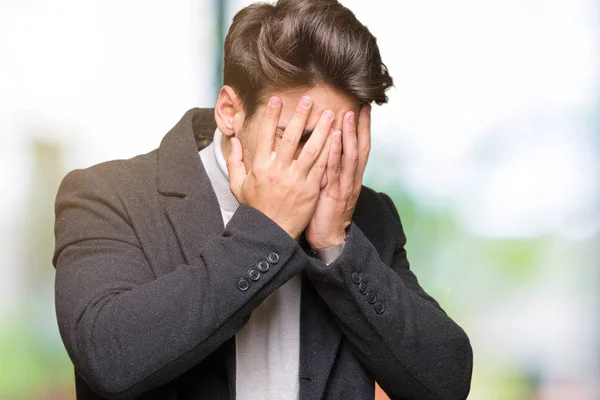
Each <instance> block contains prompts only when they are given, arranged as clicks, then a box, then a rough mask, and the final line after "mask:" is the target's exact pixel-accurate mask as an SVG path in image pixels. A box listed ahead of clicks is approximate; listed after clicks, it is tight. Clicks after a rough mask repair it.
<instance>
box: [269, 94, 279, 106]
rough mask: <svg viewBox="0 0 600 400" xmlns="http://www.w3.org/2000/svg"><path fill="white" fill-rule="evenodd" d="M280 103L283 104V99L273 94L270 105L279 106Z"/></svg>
mask: <svg viewBox="0 0 600 400" xmlns="http://www.w3.org/2000/svg"><path fill="white" fill-rule="evenodd" d="M280 104H281V100H279V97H277V96H273V97H271V98H270V99H269V107H272V108H275V107H279V105H280Z"/></svg>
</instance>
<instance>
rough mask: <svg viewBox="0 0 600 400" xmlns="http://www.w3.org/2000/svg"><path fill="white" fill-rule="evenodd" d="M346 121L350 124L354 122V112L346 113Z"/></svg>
mask: <svg viewBox="0 0 600 400" xmlns="http://www.w3.org/2000/svg"><path fill="white" fill-rule="evenodd" d="M348 122H350V123H351V124H353V123H354V113H353V112H351V113H348Z"/></svg>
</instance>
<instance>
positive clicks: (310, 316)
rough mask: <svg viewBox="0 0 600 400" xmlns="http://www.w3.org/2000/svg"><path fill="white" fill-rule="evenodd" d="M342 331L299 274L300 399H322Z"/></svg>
mask: <svg viewBox="0 0 600 400" xmlns="http://www.w3.org/2000/svg"><path fill="white" fill-rule="evenodd" d="M341 337H342V333H341V331H340V329H339V327H338V326H337V324H336V323H335V320H334V317H333V315H332V314H331V312H330V311H329V309H328V308H327V305H326V304H325V302H324V301H323V300H322V299H321V297H319V295H318V294H317V292H316V290H315V289H314V287H313V285H312V283H311V282H310V280H309V279H308V277H307V276H306V274H305V273H302V300H301V306H300V396H299V398H300V399H321V398H322V397H323V394H324V393H325V389H326V388H327V381H328V379H329V375H330V374H331V369H332V367H333V363H334V362H335V357H336V355H337V351H338V348H339V345H340V340H341Z"/></svg>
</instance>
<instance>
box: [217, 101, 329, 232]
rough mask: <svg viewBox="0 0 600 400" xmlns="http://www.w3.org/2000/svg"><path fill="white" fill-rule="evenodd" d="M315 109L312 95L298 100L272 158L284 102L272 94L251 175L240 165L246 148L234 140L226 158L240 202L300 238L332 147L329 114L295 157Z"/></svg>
mask: <svg viewBox="0 0 600 400" xmlns="http://www.w3.org/2000/svg"><path fill="white" fill-rule="evenodd" d="M311 108H312V100H311V99H310V98H309V97H303V98H301V99H300V101H299V103H298V106H297V107H296V111H295V112H294V116H293V117H292V118H291V120H290V122H289V123H288V126H287V127H286V129H285V132H284V133H283V138H282V139H281V145H280V147H279V148H278V152H277V153H276V154H275V153H273V156H272V155H271V153H272V151H273V144H274V141H275V135H276V129H277V123H278V121H279V115H280V113H281V100H280V99H279V98H278V97H276V96H274V97H272V98H271V99H270V100H269V103H268V104H267V107H266V109H265V112H264V115H263V118H262V121H261V124H260V128H259V133H258V138H257V143H256V151H255V154H254V159H253V160H252V167H251V168H250V171H247V172H246V168H245V167H244V163H243V161H242V146H241V143H240V142H239V140H238V139H237V138H233V139H232V140H231V146H232V148H231V153H230V154H229V157H228V159H227V169H228V170H229V185H230V188H231V192H232V193H233V194H234V196H235V197H236V198H237V200H238V201H239V202H240V203H243V204H247V205H249V206H252V207H254V208H256V209H258V210H259V211H261V212H262V213H263V214H265V215H266V216H267V217H269V218H271V219H272V220H273V221H275V223H277V224H278V225H279V226H280V227H281V228H283V229H284V230H285V231H286V232H287V233H288V234H289V235H290V236H291V237H292V238H294V239H297V238H298V237H299V236H300V233H302V231H303V230H304V229H305V228H306V225H307V224H308V221H309V220H310V218H311V216H312V215H313V212H314V210H315V206H316V203H317V199H318V197H319V190H320V184H321V180H322V179H323V175H324V174H325V169H326V166H327V158H328V156H329V147H330V143H331V139H330V137H329V136H330V135H329V130H330V129H331V124H332V123H333V118H334V114H333V112H332V111H331V110H325V111H324V112H323V114H322V115H321V118H320V120H319V122H318V123H317V126H316V127H315V129H314V131H313V133H312V135H311V136H310V139H309V140H308V141H307V142H306V144H305V145H304V148H303V149H302V152H301V153H300V155H299V156H298V159H297V160H294V155H295V153H296V150H297V148H298V143H299V141H300V137H301V136H302V132H303V130H304V128H305V125H306V121H307V119H308V116H309V114H310V110H311Z"/></svg>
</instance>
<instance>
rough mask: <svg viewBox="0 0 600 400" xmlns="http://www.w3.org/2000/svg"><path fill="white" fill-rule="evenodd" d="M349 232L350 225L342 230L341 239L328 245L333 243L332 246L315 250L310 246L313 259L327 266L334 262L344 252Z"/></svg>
mask: <svg viewBox="0 0 600 400" xmlns="http://www.w3.org/2000/svg"><path fill="white" fill-rule="evenodd" d="M349 231H350V225H348V226H347V227H346V228H345V229H344V231H343V232H344V233H343V236H342V238H340V239H338V240H332V241H330V242H329V243H333V244H331V245H329V246H322V247H317V248H315V247H314V246H313V245H312V244H311V248H312V250H311V252H312V255H313V257H316V258H318V259H319V260H321V261H323V262H324V263H325V264H327V265H329V264H331V263H332V262H334V261H335V260H336V259H337V258H338V257H339V256H340V254H342V251H343V250H344V247H345V246H346V239H347V238H348V233H349Z"/></svg>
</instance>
